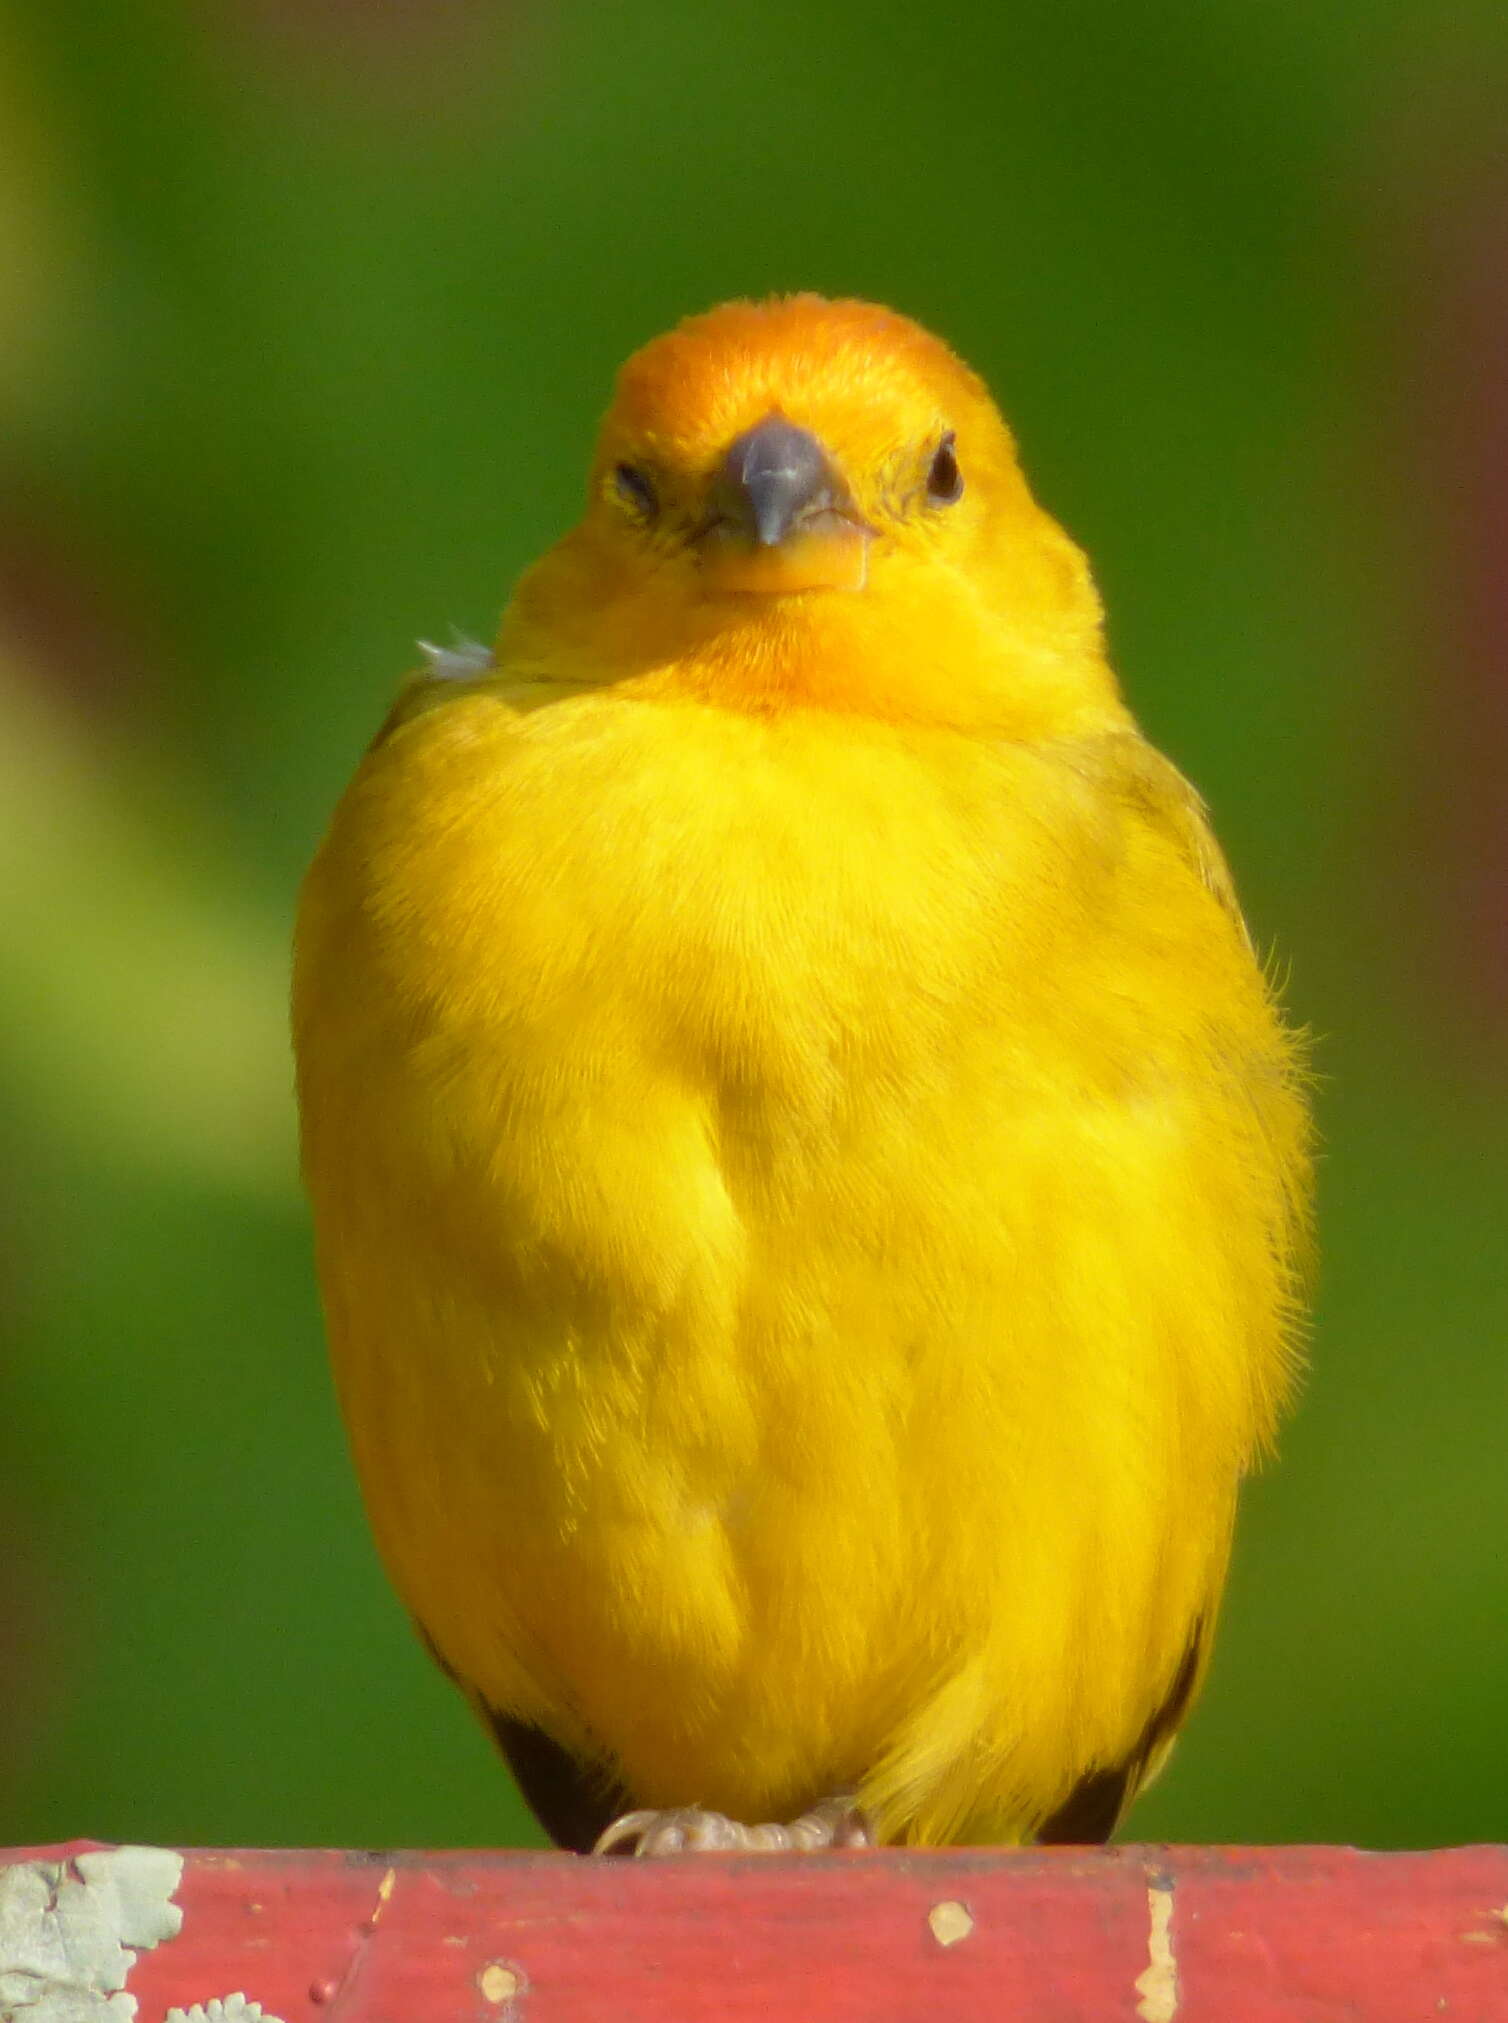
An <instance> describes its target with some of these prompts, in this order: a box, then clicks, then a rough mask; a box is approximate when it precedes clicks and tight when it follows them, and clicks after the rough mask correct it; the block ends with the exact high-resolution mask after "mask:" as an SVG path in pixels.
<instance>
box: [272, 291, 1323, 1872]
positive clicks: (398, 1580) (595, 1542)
mask: <svg viewBox="0 0 1508 2023" xmlns="http://www.w3.org/2000/svg"><path fill="white" fill-rule="evenodd" d="M432 659H433V664H432V666H431V667H430V669H429V670H428V671H427V672H426V673H425V674H423V675H422V676H420V677H418V678H417V679H415V680H414V681H413V682H412V683H411V684H410V686H409V687H408V688H407V690H406V691H405V692H404V694H403V695H402V697H401V699H400V701H399V702H398V704H397V707H396V708H395V709H394V711H393V713H392V714H391V716H390V717H389V719H388V721H387V723H386V724H385V725H384V727H383V729H382V730H381V732H380V733H379V735H378V737H377V740H376V742H375V744H374V745H373V746H372V748H371V750H370V751H369V752H368V753H367V755H366V757H365V758H364V759H363V760H362V763H361V765H360V768H359V769H358V771H357V774H356V777H355V779H354V781H353V782H352V784H351V786H350V788H349V790H348V791H347V793H346V795H345V797H344V799H343V800H342V802H341V803H340V806H339V809H338V810H337V812H336V815H335V818H334V822H333V824H332V826H331V829H330V832H329V834H328V836H327V837H326V839H325V841H324V843H323V845H322V847H321V849H320V851H319V853H318V856H317V857H316V859H315V862H314V865H313V868H312V870H311V871H310V873H309V877H308V881H307V884H306V886H305V889H304V894H303V901H302V910H301V915H300V920H299V928H298V940H297V955H296V966H295V967H296V976H295V1036H296V1044H297V1053H298V1065H299V1089H300V1098H301V1105H302V1116H303V1145H304V1165H305V1172H306V1175H307V1181H308V1187H309V1191H310V1195H311V1198H312V1202H313V1209H314V1220H315V1230H316V1239H317V1249H318V1261H319V1272H320V1277H321V1281H322V1284H323V1291H324V1301H325V1310H326V1315H327V1321H328V1329H329V1336H330V1344H331V1349H332V1353H333V1358H334V1365H335V1373H336V1378H337V1382H338V1387H339V1393H340V1400H341V1404H342V1407H343V1410H344V1413H345V1418H346V1422H347V1425H348V1427H349V1430H350V1435H351V1441H352V1445H353V1448H354V1452H355V1458H356V1464H357V1468H358V1470H359V1472H360V1476H361V1481H362V1486H363V1489H364V1492H365V1496H366V1501H367V1506H368V1509H369V1511H370V1514H371V1520H372V1524H373V1527H374V1530H375V1533H376V1537H377V1542H378V1545H379V1548H380V1550H381V1553H382V1556H383V1559H384V1561H385V1562H386V1565H387V1567H388V1570H389V1572H390V1574H391V1576H392V1579H393V1581H394V1584H395V1585H396V1587H397V1589H398V1592H399V1594H400V1596H401V1597H402V1599H403V1601H404V1602H405V1604H406V1605H407V1607H408V1609H409V1610H410V1611H411V1612H412V1614H413V1616H414V1618H415V1621H416V1622H417V1624H418V1625H419V1626H420V1629H421V1631H422V1633H423V1635H424V1637H425V1638H426V1640H427V1641H428V1643H429V1644H430V1646H431V1648H432V1649H433V1651H434V1654H435V1656H436V1657H437V1659H438V1660H439V1662H440V1663H441V1664H442V1665H443V1666H444V1667H445V1668H446V1670H447V1671H448V1672H450V1673H451V1674H452V1676H453V1677H454V1678H455V1679H456V1680H457V1681H458V1682H459V1684H460V1685H461V1686H462V1687H463V1688H464V1690H465V1692H466V1693H467V1694H468V1696H469V1697H470V1699H471V1700H472V1702H473V1703H474V1705H475V1706H476V1708H477V1709H478V1710H479V1712H480V1713H481V1714H482V1715H483V1717H484V1718H485V1719H486V1721H487V1722H488V1723H489V1724H490V1725H491V1727H492V1729H493V1730H494V1732H495V1734H496V1735H497V1737H498V1739H499V1742H500V1743H501V1745H502V1748H503V1750H504V1752H505V1753H506V1755H507V1757H508V1760H509V1762H510V1763H511V1764H512V1766H513V1769H514V1771H515V1773H516V1775H517V1777H518V1780H519V1782H520V1784H521V1786H522V1789H523V1791H524V1794H525V1796H526V1797H527V1798H528V1799H529V1801H530V1803H531V1804H532V1805H533V1807H534V1809H535V1811H536V1812H537V1813H538V1815H539V1817H540V1819H541V1821H542V1822H543V1824H544V1826H545V1827H546V1828H547V1830H548V1831H549V1832H550V1833H551V1834H552V1835H553V1836H554V1838H555V1839H556V1840H557V1841H559V1842H560V1843H561V1844H563V1845H565V1846H567V1847H575V1848H581V1849H588V1848H591V1847H593V1846H594V1845H601V1846H603V1847H605V1848H607V1847H610V1848H614V1849H633V1850H636V1851H638V1852H640V1853H649V1854H659V1853H664V1852H668V1851H673V1850H676V1849H681V1848H704V1847H782V1846H795V1847H807V1846H816V1845H823V1844H853V1843H860V1842H864V1841H877V1842H913V1843H937V1842H947V1841H976V1842H977V1841H986V1842H988V1841H1006V1842H1012V1841H1021V1840H1024V1839H1030V1838H1033V1837H1035V1838H1037V1839H1039V1840H1047V1841H1061V1840H1081V1841H1095V1840H1101V1839H1103V1838H1105V1837H1106V1836H1107V1835H1108V1834H1109V1833H1110V1832H1111V1830H1112V1829H1113V1827H1114V1826H1115V1824H1116V1821H1117V1819H1118V1818H1119V1816H1120V1814H1121V1812H1122V1811H1123V1809H1124V1807H1125V1805H1126V1804H1127V1802H1128V1801H1129V1799H1130V1798H1131V1797H1132V1796H1133V1795H1134V1793H1135V1792H1136V1790H1137V1788H1138V1786H1139V1785H1141V1784H1142V1783H1143V1782H1144V1781H1145V1780H1146V1778H1147V1777H1148V1776H1149V1775H1150V1774H1151V1773H1152V1771H1153V1770H1154V1769H1155V1768H1156V1766H1157V1764H1158V1763H1159V1761H1160V1759H1161V1757H1162V1756H1163V1755H1164V1754H1165V1753H1166V1749H1167V1747H1168V1745H1169V1743H1170V1741H1171V1738H1172V1736H1173V1733H1174V1730H1175V1729H1176V1727H1177V1725H1178V1723H1179V1722H1180V1721H1181V1719H1182V1717H1183V1715H1184V1713H1185V1712H1186V1711H1187V1708H1188V1705H1189V1703H1190V1701H1191V1699H1192V1697H1193V1695H1194V1693H1195V1691H1196V1689H1197V1687H1198V1684H1199V1680H1200V1677H1201V1674H1202V1672H1203V1669H1204V1664H1205V1658H1206V1654H1207V1651H1208V1648H1209V1639H1210V1635H1211V1630H1212V1625H1213V1622H1214V1618H1215V1613H1216V1608H1217V1605H1218V1601H1219V1596H1220V1591H1221V1587H1222V1584H1223V1581H1224V1576H1225V1569H1226V1560H1227V1553H1228V1548H1229V1543H1230V1534H1231V1524H1232V1519H1233V1515H1234V1511H1235V1506H1236V1498H1237V1491H1238V1486H1239V1484H1240V1480H1241V1478H1242V1476H1243V1474H1244V1473H1245V1472H1246V1471H1247V1470H1248V1469H1249V1468H1250V1466H1251V1465H1252V1463H1253V1460H1254V1459H1255V1458H1256V1457H1257V1456H1258V1455H1259V1453H1260V1452H1261V1450H1262V1449H1263V1448H1264V1446H1265V1445H1266V1443H1268V1441H1269V1440H1270V1437H1271V1435H1272V1433H1273V1429H1274V1425H1275V1422H1276V1421H1277V1418H1278V1416H1279V1413H1280V1410H1281V1408H1282V1406H1283V1404H1284V1402H1285V1400H1286V1398H1287V1396H1288V1393H1289V1390H1290V1386H1291V1383H1292V1380H1293V1377H1294V1372H1295V1365H1296V1361H1297V1356H1296V1349H1295V1339H1294V1336H1295V1313H1296V1304H1297V1299H1298V1295H1299V1292H1300V1289H1301V1279H1302V1266H1303V1253H1304V1249H1305V1232H1306V1223H1307V1203H1308V1192H1309V1170H1308V1169H1309V1152H1308V1143H1309V1131H1308V1119H1307V1108H1306V1102H1305V1096H1304V1076H1303V1066H1302V1059H1301V1049H1300V1046H1299V1044H1298V1042H1297V1040H1296V1038H1295V1036H1294V1034H1293V1033H1291V1032H1289V1031H1287V1030H1285V1027H1284V1025H1283V1022H1282V1020H1281V1017H1280V1015H1279V1012H1278V1010H1277V1009H1276V1007H1275V1004H1274V1001H1273V997H1272V994H1271V992H1270V991H1269V989H1268V988H1267V986H1266V984H1265V982H1264V979H1263V975H1262V973H1261V970H1260V968H1259V966H1258V964H1257V962H1256V961H1255V960H1254V958H1253V955H1252V951H1251V947H1250V944H1249V942H1248V939H1247V936H1246V934H1245V932H1244V930H1243V927H1242V923H1241V918H1240V915H1239V912H1238V910H1237V907H1236V902H1235V899H1234V898H1233V896H1232V892H1231V886H1230V880H1229V877H1228V875H1227V872H1226V869H1225V866H1224V864H1223V862H1222V860H1221V857H1220V853H1219V850H1218V848H1217V847H1216V845H1215V843H1214V841H1213V839H1212V837H1211V835H1210V831H1209V829H1208V827H1207V826H1206V821H1205V815H1204V810H1203V808H1202V806H1201V804H1200V801H1199V799H1198V797H1197V795H1196V794H1195V793H1194V792H1193V790H1192V789H1191V788H1190V787H1189V786H1188V785H1187V784H1186V783H1185V781H1184V780H1183V779H1182V778H1181V777H1180V776H1179V774H1178V773H1177V772H1176V771H1175V770H1174V768H1173V767H1172V765H1170V764H1169V763H1168V761H1167V760H1166V759H1164V758H1162V757H1160V756H1159V754H1158V753H1157V752H1155V751H1154V750H1153V749H1152V748H1151V747H1150V746H1149V745H1148V744H1147V743H1146V742H1145V741H1144V739H1143V738H1142V737H1141V735H1140V734H1139V732H1138V730H1137V728H1136V725H1135V723H1134V721H1133V720H1132V718H1131V716H1130V714H1129V712H1128V711H1127V709H1126V706H1125V704H1124V703H1123V702H1122V701H1121V699H1120V696H1119V694H1118V691H1117V687H1116V682H1115V678H1114V676H1113V674H1112V673H1111V670H1110V668H1109V666H1108V665H1107V662H1106V658H1105V650H1104V644H1103V639H1102V632H1101V614H1100V606H1099V602H1098V599H1097V597H1096V594H1095V591H1094V588H1093V585H1092V582H1091V579H1090V575H1089V570H1088V567H1087V565H1086V563H1085V560H1084V557H1083V556H1082V555H1081V554H1080V552H1079V550H1078V549H1077V548H1076V547H1075V546H1074V545H1073V543H1072V542H1071V541H1070V540H1069V539H1068V538H1067V536H1066V535H1065V534H1064V533H1063V532H1062V531H1061V529H1060V528H1059V527H1058V526H1056V525H1055V523H1054V522H1053V521H1052V520H1051V519H1049V518H1048V516H1047V515H1046V514H1045V513H1044V512H1043V511H1042V510H1041V508H1040V507H1039V506H1037V505H1036V503H1035V502H1034V501H1033V499H1032V497H1031V494H1030V493H1029V491H1028V490H1027V486H1026V483H1025V480H1024V479H1023V477H1022V474H1021V470H1020V467H1019V465H1018V462H1017V458H1016V453H1015V449H1014V446H1013V443H1012V439H1011V436H1010V434H1009V433H1008V431H1007V429H1006V427H1005V424H1004V423H1003V422H1002V420H1001V419H1000V417H999V415H998V413H997V412H996V409H995V407H994V405H993V403H992V402H991V400H990V398H989V395H988V393H987V392H986V391H985V389H984V387H983V385H982V384H981V383H980V381H979V380H978V379H977V378H976V377H975V376H974V375H973V374H972V373H971V372H970V371H969V370H968V369H967V368H966V367H965V366H964V365H963V364H961V363H960V361H959V360H958V359H957V358H956V357H954V355H953V354H952V353H951V352H950V351H949V350H948V349H947V348H946V346H944V345H943V344H942V343H941V342H940V341H939V340H937V339H936V338H934V337H932V336H929V335H928V334H927V333H926V332H925V331H923V330H921V329H919V328H918V327H917V326H916V325H914V324H912V323H910V322H908V321H906V320H905V319H904V318H902V317H900V316H898V315H895V314H894V313H892V312H891V311H889V310H886V309H882V308H878V307H874V306H872V305H869V304H865V303H861V302H831V301H825V300H822V299H819V298H817V297H814V296H810V295H798V296H794V297H790V298H783V299H778V300H774V301H768V302H762V303H747V302H744V303H732V304H729V305H727V306H725V307H723V308H721V309H717V310H714V311H712V312H711V313H710V314H709V315H706V316H702V317H698V318H696V319H693V320H692V321H689V322H687V323H684V324H682V325H681V326H680V328H678V329H677V330H675V331H673V332H671V333H670V334H669V335H668V336H665V337H662V338H660V339H658V340H657V341H656V342H655V343H653V344H651V345H649V346H648V347H647V348H646V349H645V350H643V351H641V352H640V353H638V354H637V355H636V356H635V357H634V358H632V359H630V361H629V362H628V364H627V366H626V367H625V368H624V370H623V372H622V374H621V377H620V379H619V382H618V387H617V393H616V398H615V400H614V402H613V405H612V408H611V410H610V412H609V414H608V416H607V419H606V422H605V424H604V427H603V430H602V435H601V439H600V442H599V445H598V449H597V454H596V458H595V461H594V463H593V465H592V471H591V479H590V485H589V492H588V499H587V506H586V512H585V516H584V518H583V519H582V521H581V523H580V525H579V526H577V527H576V528H575V529H574V531H572V532H571V533H569V534H567V535H566V537H565V538H564V540H562V541H561V542H560V543H559V545H558V546H556V547H555V548H553V549H552V550H551V551H550V552H549V553H548V554H547V555H546V556H545V557H544V559H543V560H542V561H540V562H539V563H538V564H537V565H536V566H535V567H534V568H533V569H531V570H530V571H529V572H528V573H527V574H526V575H525V577H524V578H523V580H522V582H521V583H520V584H519V586H518V589H517V593H516V595H515V597H514V599H513V602H512V604H511V606H510V608H509V609H508V611H507V613H506V614H505V616H504V618H503V621H502V628H501V631H500V633H499V636H498V640H497V644H496V648H495V650H494V651H493V652H491V653H487V652H485V651H483V650H478V651H477V652H476V653H474V654H473V653H468V652H464V651H463V652H459V653H455V654H437V655H434V656H432ZM620 1815H623V1816H622V1817H620ZM761 1821H764V1822H769V1823H768V1824H764V1825H761V1824H760V1823H759V1822H761Z"/></svg>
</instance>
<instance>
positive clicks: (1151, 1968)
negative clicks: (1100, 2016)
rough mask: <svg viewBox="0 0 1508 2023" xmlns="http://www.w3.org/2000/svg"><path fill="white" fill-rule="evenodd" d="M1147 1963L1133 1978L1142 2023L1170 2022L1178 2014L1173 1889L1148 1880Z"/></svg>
mask: <svg viewBox="0 0 1508 2023" xmlns="http://www.w3.org/2000/svg"><path fill="white" fill-rule="evenodd" d="M1147 1911H1148V1919H1149V1922H1148V1929H1147V1964H1146V1966H1145V1967H1144V1968H1143V1969H1142V1971H1141V1972H1140V1973H1139V1974H1138V1975H1137V1977H1136V1992H1137V1994H1138V1995H1139V1996H1140V1997H1141V2000H1140V2001H1139V2002H1138V2003H1137V2005H1136V2013H1137V2015H1138V2016H1140V2017H1141V2019H1142V2023H1173V2018H1174V2017H1175V2016H1176V2015H1177V2014H1178V1963H1177V1961H1176V1960H1175V1959H1174V1957H1173V1892H1172V1890H1171V1888H1169V1887H1168V1886H1167V1885H1165V1884H1163V1885H1159V1884H1157V1883H1152V1884H1150V1885H1149V1886H1148V1889H1147Z"/></svg>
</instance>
